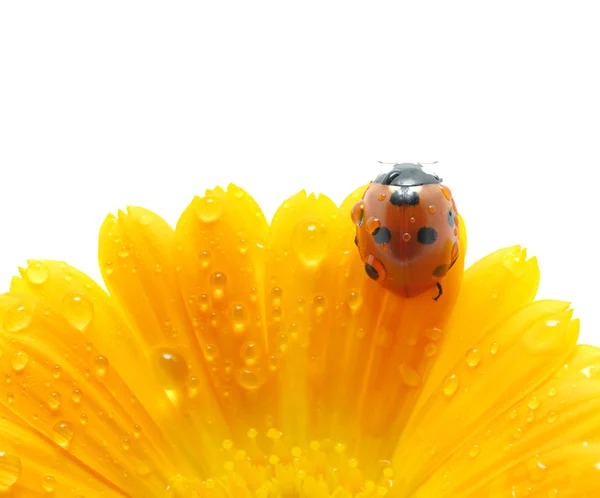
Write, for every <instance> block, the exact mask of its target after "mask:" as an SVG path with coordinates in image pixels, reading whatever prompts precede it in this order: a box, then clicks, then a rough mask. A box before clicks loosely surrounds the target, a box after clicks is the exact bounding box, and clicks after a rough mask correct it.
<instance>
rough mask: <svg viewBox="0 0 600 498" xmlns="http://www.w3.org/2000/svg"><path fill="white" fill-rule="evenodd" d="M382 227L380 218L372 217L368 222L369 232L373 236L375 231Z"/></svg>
mask: <svg viewBox="0 0 600 498" xmlns="http://www.w3.org/2000/svg"><path fill="white" fill-rule="evenodd" d="M380 227H381V221H379V218H375V217H371V218H369V219H368V220H367V232H369V233H370V234H372V233H373V232H374V231H375V230H377V229H378V228H380Z"/></svg>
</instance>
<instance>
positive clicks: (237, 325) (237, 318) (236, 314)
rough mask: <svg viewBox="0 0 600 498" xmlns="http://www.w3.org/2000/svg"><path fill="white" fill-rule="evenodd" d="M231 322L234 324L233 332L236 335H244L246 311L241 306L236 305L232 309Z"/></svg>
mask: <svg viewBox="0 0 600 498" xmlns="http://www.w3.org/2000/svg"><path fill="white" fill-rule="evenodd" d="M231 321H232V324H233V331H234V332H235V333H236V334H243V333H244V331H245V330H246V321H247V316H246V311H245V310H244V307H243V306H242V305H241V304H236V305H234V306H233V307H232V308H231Z"/></svg>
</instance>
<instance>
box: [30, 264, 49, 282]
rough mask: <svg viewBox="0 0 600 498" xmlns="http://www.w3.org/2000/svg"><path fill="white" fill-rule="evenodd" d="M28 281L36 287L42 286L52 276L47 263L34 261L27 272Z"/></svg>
mask: <svg viewBox="0 0 600 498" xmlns="http://www.w3.org/2000/svg"><path fill="white" fill-rule="evenodd" d="M25 275H26V277H27V280H29V281H30V282H31V283H32V284H34V285H42V284H43V283H44V282H46V280H48V277H49V276H50V270H49V269H48V266H47V265H46V264H45V263H42V262H41V261H32V262H31V263H29V265H28V266H27V271H26V272H25Z"/></svg>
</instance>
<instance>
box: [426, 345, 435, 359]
mask: <svg viewBox="0 0 600 498" xmlns="http://www.w3.org/2000/svg"><path fill="white" fill-rule="evenodd" d="M435 353H437V346H436V345H435V344H433V343H432V342H430V343H429V344H427V345H425V350H424V354H425V356H426V357H427V358H431V357H432V356H434V355H435Z"/></svg>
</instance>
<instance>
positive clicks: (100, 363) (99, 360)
mask: <svg viewBox="0 0 600 498" xmlns="http://www.w3.org/2000/svg"><path fill="white" fill-rule="evenodd" d="M94 371H95V372H96V375H97V376H98V377H100V378H101V379H102V378H104V377H106V374H107V372H108V359H107V358H106V356H102V355H100V356H96V357H95V358H94Z"/></svg>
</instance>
